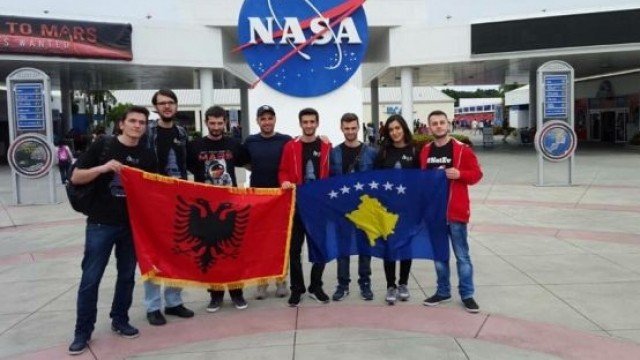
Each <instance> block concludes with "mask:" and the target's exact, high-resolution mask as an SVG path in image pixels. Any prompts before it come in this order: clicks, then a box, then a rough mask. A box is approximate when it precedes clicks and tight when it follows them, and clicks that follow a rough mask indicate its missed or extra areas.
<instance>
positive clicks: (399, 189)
mask: <svg viewBox="0 0 640 360" xmlns="http://www.w3.org/2000/svg"><path fill="white" fill-rule="evenodd" d="M396 189H397V190H398V195H400V194H404V193H405V192H404V191H405V190H407V188H406V187H404V186H402V184H400V186H398V187H396Z"/></svg>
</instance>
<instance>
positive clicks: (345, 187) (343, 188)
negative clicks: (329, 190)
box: [340, 185, 349, 194]
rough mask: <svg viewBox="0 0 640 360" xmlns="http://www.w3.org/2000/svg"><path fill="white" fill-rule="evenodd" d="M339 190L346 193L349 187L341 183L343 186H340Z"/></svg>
mask: <svg viewBox="0 0 640 360" xmlns="http://www.w3.org/2000/svg"><path fill="white" fill-rule="evenodd" d="M340 191H342V193H343V194H348V193H349V187H348V186H346V185H343V186H342V187H341V188H340Z"/></svg>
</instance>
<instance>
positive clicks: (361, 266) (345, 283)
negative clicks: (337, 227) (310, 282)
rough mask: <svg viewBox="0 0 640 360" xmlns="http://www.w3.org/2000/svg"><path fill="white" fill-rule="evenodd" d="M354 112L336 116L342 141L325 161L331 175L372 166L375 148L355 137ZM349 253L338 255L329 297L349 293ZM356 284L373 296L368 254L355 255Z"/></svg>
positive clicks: (337, 298) (362, 292) (339, 297)
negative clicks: (356, 261)
mask: <svg viewBox="0 0 640 360" xmlns="http://www.w3.org/2000/svg"><path fill="white" fill-rule="evenodd" d="M358 123H359V121H358V116H357V115H356V114H353V113H346V114H344V115H342V118H341V119H340V130H342V134H343V135H344V142H343V143H342V144H340V145H337V146H335V147H334V148H333V149H332V150H331V157H330V161H329V165H330V169H331V172H330V173H331V176H340V175H344V174H350V173H353V172H359V171H368V170H372V169H373V164H374V161H375V158H376V150H375V149H374V148H372V147H371V146H368V145H367V144H364V143H362V142H360V141H358V128H359V126H358ZM349 263H350V258H349V256H345V257H339V258H338V259H337V264H338V286H336V291H335V292H334V293H333V296H332V299H333V301H341V300H343V299H344V298H345V297H346V296H347V295H349V283H350V282H351V278H350V274H349ZM358 284H359V285H360V295H361V297H362V298H363V299H364V300H373V292H372V291H371V256H368V255H360V256H359V257H358Z"/></svg>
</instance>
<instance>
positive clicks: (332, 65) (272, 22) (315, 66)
mask: <svg viewBox="0 0 640 360" xmlns="http://www.w3.org/2000/svg"><path fill="white" fill-rule="evenodd" d="M364 1H365V0H315V1H313V0H287V1H285V0H245V2H244V4H243V5H242V9H241V10H240V17H239V19H238V40H239V42H240V45H239V46H238V47H237V48H236V49H234V51H242V53H243V55H244V57H245V59H246V61H247V63H248V64H249V66H250V67H251V69H252V70H253V72H254V73H255V74H256V76H258V80H257V81H256V82H254V84H253V86H255V85H256V84H257V83H258V82H260V81H264V82H265V83H267V85H269V86H270V87H271V88H273V89H275V90H277V91H279V92H282V93H284V94H287V95H291V96H297V97H313V96H319V95H323V94H326V93H329V92H331V91H333V90H335V89H337V88H339V87H340V86H342V85H343V84H344V83H345V82H347V81H348V80H349V79H350V78H351V76H353V74H354V73H355V72H356V71H357V70H358V68H359V67H360V64H361V62H362V60H363V58H364V55H365V52H366V48H367V43H368V41H369V34H368V28H367V18H366V16H365V13H364V9H363V8H362V4H363V3H364Z"/></svg>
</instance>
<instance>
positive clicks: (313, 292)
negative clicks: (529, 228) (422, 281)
mask: <svg viewBox="0 0 640 360" xmlns="http://www.w3.org/2000/svg"><path fill="white" fill-rule="evenodd" d="M152 103H153V105H154V107H155V110H156V111H157V113H158V114H159V115H160V119H159V120H158V121H157V122H148V117H149V112H148V110H147V109H146V108H144V107H139V106H132V107H130V108H129V109H127V111H126V112H125V114H124V116H123V118H122V119H120V120H119V122H118V124H117V127H118V129H119V135H117V136H115V137H101V138H99V139H98V140H97V141H95V142H94V143H93V144H91V146H90V147H89V148H88V150H87V151H86V152H85V153H84V154H83V155H82V156H80V158H79V159H78V160H77V163H76V165H75V170H74V171H73V172H72V174H71V182H72V183H73V184H76V185H82V184H88V183H92V182H93V183H94V186H95V189H96V197H95V201H94V202H95V206H93V207H92V208H91V211H90V212H89V215H88V218H87V226H86V238H85V251H84V257H83V260H82V278H81V282H80V286H79V289H78V300H77V318H76V326H75V334H74V340H73V342H72V343H71V345H70V346H69V353H70V354H80V353H82V352H83V351H85V350H86V348H87V346H88V342H89V340H90V339H91V334H92V332H93V330H94V324H95V322H96V315H97V308H96V307H97V298H98V287H99V284H100V281H101V279H102V275H103V273H104V270H105V267H106V265H107V263H108V261H109V257H110V254H111V251H112V249H113V248H114V247H115V255H116V267H117V277H116V285H115V293H114V298H113V303H112V307H111V312H110V314H109V315H110V317H111V328H112V330H113V331H114V332H116V333H118V334H119V335H121V336H123V337H127V338H134V337H137V336H138V335H139V331H138V329H136V328H135V327H133V326H132V325H131V324H130V322H129V316H128V310H129V308H130V306H131V303H132V295H133V287H134V275H135V267H136V257H135V252H134V245H133V240H132V235H131V228H130V225H129V220H128V214H127V207H126V202H125V200H126V194H125V193H124V191H122V186H121V184H120V177H119V173H120V170H121V169H122V167H123V166H125V165H126V166H131V167H135V168H139V169H142V170H144V171H149V172H155V173H160V174H163V175H166V176H170V177H175V178H180V179H185V180H186V179H187V175H188V173H189V172H190V173H191V174H193V178H194V180H195V181H197V182H203V183H210V184H214V185H221V186H237V181H236V177H235V168H236V167H240V166H244V167H247V168H248V169H250V170H251V177H250V186H251V187H262V188H283V189H290V188H293V187H295V186H297V185H301V184H304V183H308V182H311V181H316V180H318V179H324V178H328V177H330V176H340V175H342V174H347V173H352V172H359V171H368V170H373V169H407V168H422V169H438V171H444V172H445V173H446V177H447V179H449V180H448V181H449V184H450V186H449V188H450V190H449V191H450V195H449V203H448V205H447V206H448V208H447V220H448V224H449V235H450V239H451V243H452V248H453V251H454V254H455V257H456V260H457V269H458V276H459V281H460V283H459V292H460V296H461V299H462V302H463V304H464V306H465V308H466V309H467V310H468V311H470V312H478V310H479V307H478V304H477V303H476V302H475V301H474V298H473V295H474V285H473V266H472V264H471V260H470V257H469V246H468V242H467V223H468V221H469V214H470V211H469V195H468V190H467V187H468V185H473V184H475V183H476V182H478V181H479V180H480V179H481V177H482V172H481V169H480V166H479V164H478V161H477V159H476V156H475V155H474V153H473V151H472V150H471V148H470V147H469V146H467V145H465V144H462V143H460V142H458V141H457V140H455V139H454V138H452V137H451V136H450V135H449V121H448V119H447V115H446V114H445V113H444V112H442V111H434V112H432V113H431V114H430V115H429V117H428V120H429V126H430V128H431V131H432V133H433V135H434V138H435V141H434V142H432V143H431V144H428V145H427V146H425V147H424V148H423V149H422V150H421V151H417V150H416V149H415V147H414V144H413V141H412V135H411V132H410V131H409V127H408V125H407V123H406V121H405V119H403V118H402V116H400V115H393V116H391V117H389V119H387V121H386V122H385V123H384V126H383V128H382V131H381V133H382V135H383V136H382V138H383V139H384V140H383V142H382V144H381V145H380V147H379V149H377V148H375V147H373V146H371V145H368V144H365V143H363V142H361V141H359V140H358V130H359V128H360V123H359V119H358V117H357V115H355V114H353V113H346V114H344V115H343V116H342V117H341V119H340V128H341V130H342V133H343V135H344V142H342V143H341V144H339V145H336V146H333V147H332V145H331V143H330V142H329V141H328V139H326V138H324V137H320V136H318V134H317V130H318V126H319V122H320V115H319V113H318V111H316V110H315V109H313V108H305V109H302V110H301V111H300V112H299V114H298V122H299V126H300V128H301V134H300V135H299V136H297V137H295V138H292V137H291V136H288V135H284V134H280V133H278V132H276V131H275V125H276V112H275V110H274V109H273V108H272V107H271V106H269V105H263V106H261V107H259V108H258V110H257V114H256V121H257V124H258V127H259V128H260V132H259V133H257V134H254V135H250V136H248V137H247V138H246V139H245V141H244V143H241V142H240V141H239V140H238V139H236V138H234V137H229V136H226V134H225V128H226V122H227V121H228V120H227V119H226V117H225V111H224V109H223V108H221V107H219V106H213V107H211V108H209V109H208V110H207V111H206V113H205V119H206V126H207V129H208V135H206V136H204V137H202V138H198V139H194V140H193V141H189V140H188V137H187V132H186V130H185V129H184V128H183V127H182V126H180V125H179V124H178V123H177V121H176V114H177V108H178V98H177V96H176V95H175V93H174V92H173V91H171V90H166V89H163V90H159V91H157V92H156V93H155V94H154V95H153V98H152ZM297 206H305V205H304V204H299V205H297ZM291 231H292V234H291V244H290V249H289V251H290V252H289V259H290V264H289V277H290V282H291V284H290V287H289V289H287V286H286V281H285V279H284V278H279V279H276V291H275V294H276V296H278V297H286V296H287V294H288V293H289V292H290V294H289V300H288V305H289V306H292V307H296V306H298V305H299V304H300V302H301V300H302V297H303V295H304V294H305V293H307V292H308V294H309V297H311V298H312V299H315V300H317V301H318V302H321V303H328V302H329V301H330V298H329V296H328V295H327V294H326V293H325V292H324V290H323V282H322V275H323V272H324V268H325V264H324V263H314V264H312V267H311V276H310V280H311V281H310V284H309V287H306V286H305V283H304V277H303V270H302V261H301V253H302V247H303V244H304V239H305V236H306V231H305V228H304V225H303V223H302V221H301V219H300V217H299V214H298V212H297V211H295V214H294V217H293V225H292V230H291ZM349 262H350V258H349V257H343V258H339V259H338V260H337V267H338V276H337V277H338V279H337V280H338V284H337V286H336V289H335V292H334V293H333V295H332V297H331V298H332V299H333V300H334V301H340V300H343V299H344V298H345V297H346V296H348V295H349V283H350V274H349ZM411 263H412V262H411V260H410V259H406V260H402V261H400V266H399V268H400V269H399V276H398V277H396V262H395V261H384V272H385V277H386V282H387V291H386V295H385V301H386V302H387V303H388V304H390V305H392V304H394V303H395V302H396V301H397V300H398V299H399V300H400V301H406V300H408V299H409V297H410V293H409V288H408V280H409V273H410V271H411ZM435 269H436V273H437V278H438V279H437V283H438V288H437V291H436V293H435V294H434V295H433V296H431V297H429V298H427V299H426V300H424V305H426V306H436V305H438V304H439V303H441V302H444V301H448V300H450V299H451V286H450V281H449V273H450V271H449V263H448V262H440V261H436V262H435ZM358 284H359V289H360V295H361V297H362V298H363V299H364V300H373V299H374V293H373V291H372V288H371V257H369V256H359V258H358ZM267 288H268V284H267V283H266V282H263V283H261V284H259V285H258V287H257V290H256V299H264V298H265V297H266V296H267ZM144 290H145V299H144V302H145V306H146V310H147V320H148V321H149V323H150V324H151V325H163V324H166V322H167V321H166V318H165V315H170V316H177V317H181V318H190V317H193V316H194V312H193V311H192V310H190V309H188V308H186V307H185V306H184V303H183V300H182V297H181V291H182V289H180V288H178V287H171V286H164V289H163V287H162V286H161V285H158V284H156V283H153V282H150V281H146V282H145V283H144ZM228 290H229V294H230V297H231V300H232V302H233V304H234V306H235V307H236V308H238V309H244V308H246V307H247V302H246V300H245V298H244V295H243V290H242V287H233V288H231V289H228ZM288 290H289V291H288ZM209 292H210V297H211V300H210V303H209V305H208V306H207V311H208V312H215V311H217V310H218V309H220V307H221V306H222V304H223V298H224V289H219V288H216V289H211V290H209ZM163 295H164V296H163ZM163 298H164V313H163V311H162V310H163V305H162V303H163V301H162V300H163Z"/></svg>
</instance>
